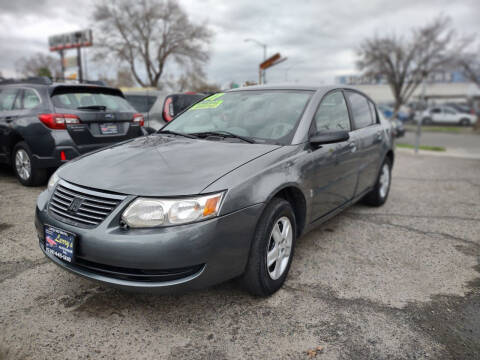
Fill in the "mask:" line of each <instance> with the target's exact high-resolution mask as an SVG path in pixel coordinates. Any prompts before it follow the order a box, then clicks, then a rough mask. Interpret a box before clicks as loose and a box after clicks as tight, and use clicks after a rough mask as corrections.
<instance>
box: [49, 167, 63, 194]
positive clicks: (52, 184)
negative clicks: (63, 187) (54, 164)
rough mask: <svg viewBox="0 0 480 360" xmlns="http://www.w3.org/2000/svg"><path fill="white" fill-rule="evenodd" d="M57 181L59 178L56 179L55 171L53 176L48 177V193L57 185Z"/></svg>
mask: <svg viewBox="0 0 480 360" xmlns="http://www.w3.org/2000/svg"><path fill="white" fill-rule="evenodd" d="M58 180H60V178H59V177H58V175H57V172H56V171H55V172H54V173H53V175H52V176H50V180H48V191H50V192H52V191H53V188H54V187H55V185H57V182H58Z"/></svg>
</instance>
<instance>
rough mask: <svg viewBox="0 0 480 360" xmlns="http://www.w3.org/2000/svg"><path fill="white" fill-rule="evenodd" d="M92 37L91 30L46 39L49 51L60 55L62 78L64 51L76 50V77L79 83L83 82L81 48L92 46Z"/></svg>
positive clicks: (63, 72) (63, 75)
mask: <svg viewBox="0 0 480 360" xmlns="http://www.w3.org/2000/svg"><path fill="white" fill-rule="evenodd" d="M92 44H93V37H92V30H90V29H87V30H82V31H75V32H72V33H66V34H59V35H53V36H50V37H49V38H48V45H49V47H50V51H58V52H59V53H60V60H61V62H62V77H65V62H64V61H65V57H64V56H65V54H64V52H65V50H68V49H77V66H78V77H79V80H80V82H82V81H83V69H82V52H81V48H82V47H88V46H92Z"/></svg>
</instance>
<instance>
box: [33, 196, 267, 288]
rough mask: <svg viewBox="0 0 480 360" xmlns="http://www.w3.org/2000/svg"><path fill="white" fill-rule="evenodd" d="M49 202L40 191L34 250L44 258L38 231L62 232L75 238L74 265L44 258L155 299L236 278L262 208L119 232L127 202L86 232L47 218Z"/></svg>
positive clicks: (69, 269)
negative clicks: (156, 294) (53, 229)
mask: <svg viewBox="0 0 480 360" xmlns="http://www.w3.org/2000/svg"><path fill="white" fill-rule="evenodd" d="M49 196H50V195H49V193H48V191H44V192H43V193H42V194H40V196H39V198H38V201H37V208H36V216H35V226H36V229H37V234H38V237H39V244H40V248H41V249H42V251H43V252H44V253H45V250H44V248H45V245H44V241H45V240H44V225H46V224H48V225H51V226H54V227H57V228H61V229H64V230H66V231H69V232H72V233H74V234H76V235H77V247H76V250H75V252H76V259H77V261H76V262H74V263H67V262H65V261H63V260H60V259H58V258H56V257H54V256H52V255H50V254H46V253H45V256H47V257H48V258H49V259H50V260H52V261H53V262H54V263H55V264H57V265H58V266H60V267H62V268H64V269H66V270H68V271H70V272H72V273H75V274H77V275H80V276H83V277H86V278H88V279H92V280H96V281H100V282H102V283H106V284H109V285H112V286H115V287H120V288H123V289H129V290H133V291H149V292H160V293H161V292H169V293H170V292H177V291H187V290H194V289H199V288H205V287H208V286H211V285H214V284H217V283H220V282H223V281H226V280H229V279H232V278H234V277H236V276H239V275H241V274H242V273H243V271H244V269H245V266H246V263H247V260H248V254H249V250H250V242H251V239H252V238H253V235H254V231H255V227H256V224H257V219H258V217H259V216H260V214H261V211H262V210H263V204H257V205H253V206H250V207H247V208H244V209H242V210H239V211H236V212H234V213H230V214H227V215H224V216H220V217H217V218H214V219H210V220H206V221H202V222H198V223H194V224H187V225H180V226H172V227H165V228H155V229H129V230H123V229H122V228H121V227H120V226H119V225H118V223H119V222H118V219H119V217H120V215H121V213H122V212H123V210H124V209H125V206H126V205H127V204H128V203H129V202H130V201H131V200H132V197H127V199H125V200H124V201H123V202H122V203H121V204H120V205H119V206H118V207H117V208H116V209H115V210H114V211H113V212H112V213H111V214H110V215H109V216H108V217H107V218H106V219H105V220H104V221H103V222H102V223H101V224H99V225H98V226H96V227H95V228H91V229H86V228H79V227H75V226H72V225H70V224H67V223H65V222H61V221H59V220H57V219H56V218H54V217H52V216H51V215H50V214H49V212H48V209H47V207H48V206H47V203H48V199H49ZM92 264H93V265H92ZM99 269H100V270H99ZM129 273H130V274H129ZM139 274H141V276H142V277H139ZM144 274H166V275H167V276H165V277H164V278H165V279H166V280H165V281H159V280H158V279H162V277H158V276H157V275H155V276H144ZM172 274H173V275H174V276H173V277H172V276H171V275H172ZM179 274H180V275H179ZM182 274H183V275H185V276H182ZM130 275H131V276H130Z"/></svg>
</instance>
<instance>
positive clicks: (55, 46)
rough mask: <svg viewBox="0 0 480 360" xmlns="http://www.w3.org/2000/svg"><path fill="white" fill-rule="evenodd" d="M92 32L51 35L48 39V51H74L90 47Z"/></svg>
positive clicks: (83, 31) (88, 30)
mask: <svg viewBox="0 0 480 360" xmlns="http://www.w3.org/2000/svg"><path fill="white" fill-rule="evenodd" d="M92 44H93V38H92V30H90V29H87V30H81V31H75V32H71V33H66V34H59V35H53V36H50V37H49V38H48V45H49V47H50V51H59V50H66V49H74V48H80V47H86V46H92Z"/></svg>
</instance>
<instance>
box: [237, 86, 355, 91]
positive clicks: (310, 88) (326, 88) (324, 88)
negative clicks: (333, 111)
mask: <svg viewBox="0 0 480 360" xmlns="http://www.w3.org/2000/svg"><path fill="white" fill-rule="evenodd" d="M335 89H350V90H355V91H358V90H357V89H355V88H353V87H349V86H344V85H308V84H274V85H254V86H245V87H241V88H236V89H232V90H228V92H235V91H245V90H247V91H250V90H300V91H322V92H328V91H330V90H335ZM360 92H361V91H360Z"/></svg>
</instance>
